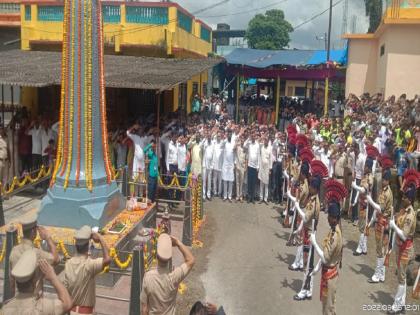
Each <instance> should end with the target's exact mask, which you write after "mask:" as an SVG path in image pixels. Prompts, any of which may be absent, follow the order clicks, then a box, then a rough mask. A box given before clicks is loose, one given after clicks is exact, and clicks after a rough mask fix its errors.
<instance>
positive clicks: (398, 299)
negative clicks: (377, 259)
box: [390, 185, 417, 314]
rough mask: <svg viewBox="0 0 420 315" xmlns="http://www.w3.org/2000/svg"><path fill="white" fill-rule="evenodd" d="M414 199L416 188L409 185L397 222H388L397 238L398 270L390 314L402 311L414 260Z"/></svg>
mask: <svg viewBox="0 0 420 315" xmlns="http://www.w3.org/2000/svg"><path fill="white" fill-rule="evenodd" d="M415 198H416V187H415V186H414V185H410V186H409V187H408V188H407V189H406V191H405V193H404V195H403V197H402V206H403V207H404V208H403V210H401V212H400V213H399V215H398V216H397V222H395V221H394V220H391V221H390V227H391V228H392V229H393V230H394V231H395V233H396V236H397V243H396V244H397V255H396V256H397V267H398V268H397V270H398V289H397V293H396V295H395V299H394V304H393V305H392V310H391V311H390V313H391V314H399V313H401V312H403V311H404V307H405V297H406V292H407V283H406V276H407V266H408V264H409V263H410V261H411V260H413V259H414V245H413V240H414V234H415V232H416V223H417V218H416V212H415V211H414V208H413V204H414V199H415Z"/></svg>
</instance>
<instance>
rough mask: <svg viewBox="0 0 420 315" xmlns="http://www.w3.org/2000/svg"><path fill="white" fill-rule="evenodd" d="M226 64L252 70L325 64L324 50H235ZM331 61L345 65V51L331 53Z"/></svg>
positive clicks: (227, 57)
mask: <svg viewBox="0 0 420 315" xmlns="http://www.w3.org/2000/svg"><path fill="white" fill-rule="evenodd" d="M225 59H226V61H227V63H228V64H236V65H244V66H248V67H254V68H268V67H271V66H280V65H283V66H294V67H299V66H313V65H319V64H324V63H326V51H325V50H260V49H250V48H236V49H235V50H234V51H232V52H231V53H230V54H229V55H227V56H226V57H225ZM331 61H334V62H337V63H339V64H341V65H344V64H346V63H347V51H346V50H333V51H331Z"/></svg>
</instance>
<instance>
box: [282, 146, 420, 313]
mask: <svg viewBox="0 0 420 315" xmlns="http://www.w3.org/2000/svg"><path fill="white" fill-rule="evenodd" d="M358 147H359V144H357V148H355V151H357V150H358ZM288 149H289V154H288V157H287V159H286V162H285V163H284V174H285V176H286V179H289V178H290V180H288V183H289V188H290V187H293V186H294V185H296V186H297V189H295V193H294V194H293V193H291V192H288V198H289V199H290V200H291V201H292V203H293V202H295V203H294V204H295V207H294V208H295V209H296V211H298V213H299V217H300V221H302V222H303V223H304V229H303V230H302V229H301V228H298V229H296V230H295V231H294V232H293V236H294V237H295V240H296V242H295V244H296V245H297V253H296V256H295V260H294V262H293V263H292V265H290V266H289V269H290V270H294V271H302V270H303V269H304V266H307V261H306V260H307V257H308V255H307V254H306V253H307V252H308V251H309V248H308V247H309V246H308V245H309V242H310V244H311V245H312V246H314V247H313V249H315V251H316V253H317V254H318V256H319V257H320V262H319V263H318V265H317V267H316V268H315V270H314V271H313V270H306V272H305V280H304V285H303V286H302V289H301V291H300V292H299V293H298V294H296V295H295V296H294V299H295V300H297V301H302V300H306V299H311V298H312V281H313V279H312V275H313V274H315V273H316V272H317V271H318V270H319V269H320V268H321V266H322V276H321V301H322V306H323V314H335V295H336V289H337V280H338V265H340V262H341V259H342V249H343V239H342V232H341V228H340V226H341V224H340V218H341V213H342V212H343V211H342V210H341V209H343V208H344V204H345V202H344V200H332V202H330V203H329V205H328V206H327V209H328V210H327V212H328V223H329V225H330V231H329V232H328V235H327V236H326V237H325V238H324V240H323V242H322V246H321V247H320V246H319V245H318V244H317V242H316V237H315V234H314V232H315V231H313V230H312V229H311V226H310V224H308V223H310V221H311V220H314V221H315V222H317V221H318V220H319V212H320V203H319V190H320V186H321V185H322V182H321V181H319V179H318V178H316V177H315V178H312V180H310V184H309V185H308V181H309V178H310V175H309V166H308V163H306V162H302V161H300V157H299V154H298V152H297V150H296V147H295V145H294V144H289V145H288ZM358 153H359V152H357V153H356V156H355V155H354V154H353V155H352V156H348V155H347V153H346V152H345V149H344V146H340V147H338V149H337V150H335V151H334V152H333V154H332V156H331V159H333V160H334V161H335V164H334V174H333V177H334V179H335V180H336V181H337V182H339V183H341V184H346V177H347V175H349V174H348V173H349V169H350V170H351V169H352V168H353V176H352V177H353V179H355V177H354V163H352V161H349V160H348V159H349V158H350V159H356V158H357V154H358ZM378 159H380V157H378ZM352 164H353V166H350V167H349V165H352ZM391 165H392V163H391ZM391 165H390V164H389V163H384V167H383V168H382V170H380V169H379V168H376V161H374V159H373V158H372V157H367V158H366V161H365V164H364V173H363V178H362V179H361V181H359V183H360V186H359V185H357V183H356V181H353V183H352V184H351V186H352V188H351V189H352V190H353V191H352V193H351V196H350V198H349V200H348V201H349V214H350V213H351V210H352V208H353V207H358V210H359V213H358V214H359V218H358V219H359V221H358V223H357V226H358V228H359V231H360V238H359V244H358V247H357V249H356V251H355V252H354V255H355V256H360V255H366V254H367V237H368V234H369V229H370V227H371V226H372V225H373V224H375V240H376V255H377V264H376V268H375V272H374V274H373V275H372V277H371V278H370V279H369V280H368V281H369V282H370V283H380V282H384V281H385V264H386V263H385V256H386V255H387V254H389V253H390V248H391V245H390V242H392V240H391V239H390V238H389V234H390V231H391V230H392V231H395V234H396V237H395V240H396V242H395V243H396V246H395V247H396V257H397V269H398V283H399V285H398V288H397V292H396V295H395V299H394V303H393V305H392V307H391V309H390V310H389V313H390V314H398V313H403V312H404V311H405V299H406V287H407V286H406V274H407V266H408V264H409V262H410V261H411V260H412V259H414V246H413V239H414V234H415V230H416V212H415V211H414V208H413V204H414V200H415V198H416V189H417V187H416V185H415V184H413V183H406V185H405V187H404V194H403V197H402V204H401V209H400V210H399V212H398V213H394V207H393V204H394V200H393V194H392V190H391V187H390V180H391V171H390V166H391ZM376 170H378V172H376ZM376 173H377V174H376ZM289 174H290V175H289ZM375 175H376V176H377V177H379V180H378V178H375ZM381 177H382V179H380V178H381ZM419 180H420V179H419ZM381 181H382V183H381V184H379V182H381ZM374 183H375V184H376V183H378V184H377V186H379V187H380V188H379V189H378V187H374ZM376 191H377V197H376V198H374V199H375V200H377V203H376V202H375V201H374V200H373V199H372V193H373V192H376ZM292 194H293V195H294V196H295V197H293V196H292ZM369 206H370V207H371V209H372V210H373V211H372V210H370V211H369ZM289 208H290V207H289ZM302 208H303V209H302ZM288 211H289V210H288V209H286V210H285V212H284V215H285V216H288V215H289V214H290V213H288ZM369 214H370V215H371V219H369ZM314 227H315V230H316V225H315V226H314ZM302 231H303V232H302ZM300 236H302V237H300ZM301 238H303V241H302V239H301ZM308 239H309V242H308ZM302 245H303V246H302ZM306 269H308V267H306ZM308 276H309V278H308ZM308 279H309V282H310V285H306V286H305V282H308Z"/></svg>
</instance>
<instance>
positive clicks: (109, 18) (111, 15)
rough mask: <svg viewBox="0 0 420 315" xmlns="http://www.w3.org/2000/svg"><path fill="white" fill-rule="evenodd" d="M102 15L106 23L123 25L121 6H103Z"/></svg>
mask: <svg viewBox="0 0 420 315" xmlns="http://www.w3.org/2000/svg"><path fill="white" fill-rule="evenodd" d="M102 14H103V17H104V22H105V23H111V24H119V23H121V8H120V6H119V5H103V6H102Z"/></svg>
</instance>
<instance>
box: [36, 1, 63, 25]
mask: <svg viewBox="0 0 420 315" xmlns="http://www.w3.org/2000/svg"><path fill="white" fill-rule="evenodd" d="M63 17H64V8H63V6H58V5H57V6H44V5H42V6H38V21H43V22H61V21H63Z"/></svg>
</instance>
